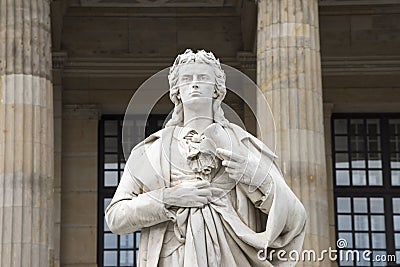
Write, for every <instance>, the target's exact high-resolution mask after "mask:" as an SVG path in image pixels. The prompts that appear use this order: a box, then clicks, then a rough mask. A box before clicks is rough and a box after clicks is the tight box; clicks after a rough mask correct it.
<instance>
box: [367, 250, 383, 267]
mask: <svg viewBox="0 0 400 267" xmlns="http://www.w3.org/2000/svg"><path fill="white" fill-rule="evenodd" d="M386 255H387V253H386V251H382V250H378V251H377V250H375V251H372V255H371V256H370V258H371V259H377V260H376V261H374V262H373V263H374V266H386V265H387V262H386V261H384V260H383V259H385V257H386Z"/></svg>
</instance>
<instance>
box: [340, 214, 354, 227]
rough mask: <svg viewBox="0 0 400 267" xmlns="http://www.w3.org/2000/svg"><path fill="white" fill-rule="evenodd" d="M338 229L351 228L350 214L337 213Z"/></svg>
mask: <svg viewBox="0 0 400 267" xmlns="http://www.w3.org/2000/svg"><path fill="white" fill-rule="evenodd" d="M338 229H339V230H351V229H352V227H351V216H350V215H338Z"/></svg>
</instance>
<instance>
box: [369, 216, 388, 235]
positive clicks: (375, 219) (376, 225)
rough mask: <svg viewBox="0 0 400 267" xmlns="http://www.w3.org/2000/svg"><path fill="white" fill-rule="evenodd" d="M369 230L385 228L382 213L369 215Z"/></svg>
mask: <svg viewBox="0 0 400 267" xmlns="http://www.w3.org/2000/svg"><path fill="white" fill-rule="evenodd" d="M371 230H372V231H383V230H385V217H384V216H383V215H371Z"/></svg>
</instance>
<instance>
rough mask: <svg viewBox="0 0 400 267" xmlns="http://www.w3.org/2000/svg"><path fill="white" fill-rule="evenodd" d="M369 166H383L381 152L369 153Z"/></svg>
mask: <svg viewBox="0 0 400 267" xmlns="http://www.w3.org/2000/svg"><path fill="white" fill-rule="evenodd" d="M368 167H369V168H382V159H381V154H380V153H369V154H368Z"/></svg>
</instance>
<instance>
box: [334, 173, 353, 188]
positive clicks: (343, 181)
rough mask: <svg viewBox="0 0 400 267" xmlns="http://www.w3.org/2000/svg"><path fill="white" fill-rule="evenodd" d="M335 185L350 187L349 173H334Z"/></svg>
mask: <svg viewBox="0 0 400 267" xmlns="http://www.w3.org/2000/svg"><path fill="white" fill-rule="evenodd" d="M336 185H350V177H349V171H336Z"/></svg>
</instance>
